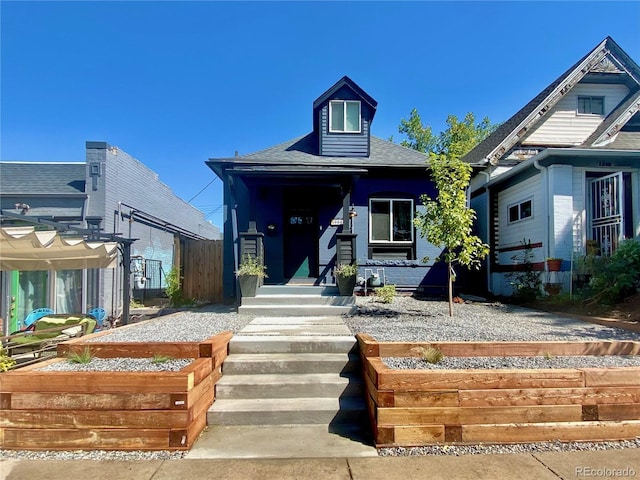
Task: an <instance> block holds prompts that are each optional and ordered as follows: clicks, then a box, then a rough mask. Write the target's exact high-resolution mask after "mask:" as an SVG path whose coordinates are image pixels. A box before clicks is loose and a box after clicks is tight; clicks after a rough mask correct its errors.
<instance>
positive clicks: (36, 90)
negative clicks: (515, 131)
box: [0, 0, 640, 226]
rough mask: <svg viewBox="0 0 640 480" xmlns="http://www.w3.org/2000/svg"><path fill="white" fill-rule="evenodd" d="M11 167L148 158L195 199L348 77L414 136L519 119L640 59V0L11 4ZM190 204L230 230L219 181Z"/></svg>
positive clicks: (1, 106) (306, 116)
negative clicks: (601, 48) (613, 56)
mask: <svg viewBox="0 0 640 480" xmlns="http://www.w3.org/2000/svg"><path fill="white" fill-rule="evenodd" d="M0 15H1V64H0V68H1V70H0V81H1V84H0V95H1V98H0V120H1V125H0V134H1V138H0V141H1V143H0V159H2V160H7V161H12V160H24V161H84V159H85V141H87V140H95V141H106V142H108V143H109V144H111V145H116V146H118V147H119V148H121V149H122V150H124V151H126V152H127V153H129V154H130V155H132V156H134V157H136V158H137V159H139V160H140V161H142V162H143V163H145V164H146V165H147V166H149V167H150V168H151V169H153V170H155V171H156V172H157V173H158V175H159V176H160V179H161V180H162V181H164V182H165V183H166V184H167V185H169V186H170V187H171V188H172V189H173V191H174V192H175V193H176V194H177V195H179V196H180V197H182V198H184V199H185V200H189V199H191V198H192V197H193V196H194V195H196V194H197V193H198V192H200V191H201V190H202V189H203V188H204V187H205V186H206V185H207V184H208V183H209V182H211V180H213V179H214V174H213V172H211V170H209V169H208V168H207V167H206V166H205V164H204V162H205V161H206V159H207V158H210V157H227V156H233V154H234V152H235V151H236V150H237V151H238V152H240V154H244V153H250V152H253V151H256V150H261V149H263V148H267V147H270V146H272V145H275V144H278V143H281V142H283V141H286V140H289V139H291V138H294V137H297V136H299V135H303V134H305V133H308V132H309V131H310V130H311V128H312V118H311V107H312V103H313V100H315V99H316V98H317V97H318V96H319V95H321V94H322V93H323V92H324V91H325V90H326V89H327V88H329V87H330V86H332V85H333V84H334V83H335V82H336V81H337V80H338V79H340V78H341V77H342V76H343V75H348V76H349V77H351V79H353V80H354V81H355V82H356V83H358V84H359V85H360V86H361V87H362V88H363V89H364V90H365V91H367V92H368V93H369V94H370V95H371V96H372V97H373V98H375V99H376V100H377V101H378V111H377V114H376V117H375V119H374V122H373V125H372V133H373V134H374V135H376V136H378V137H382V138H385V139H386V138H388V137H389V136H390V135H394V136H395V139H396V141H399V140H400V136H399V134H398V133H397V127H398V124H399V122H400V120H401V118H403V117H404V118H406V117H408V115H409V113H410V112H411V109H412V108H417V109H418V111H419V112H420V114H421V116H422V118H423V121H424V122H425V123H428V124H430V125H432V127H433V128H434V130H435V131H436V132H438V131H440V130H442V129H443V128H444V121H445V119H446V117H447V115H448V114H455V115H458V116H460V117H461V116H464V114H465V113H466V112H469V111H471V112H474V113H475V114H476V115H477V116H479V117H484V116H489V118H490V119H491V120H492V121H493V122H500V121H504V120H506V119H507V118H508V117H509V116H511V115H512V114H513V113H515V112H516V111H517V110H518V109H519V108H520V107H522V106H523V105H524V104H525V103H526V102H528V101H529V100H530V99H531V98H532V97H533V96H535V95H536V94H537V93H538V92H539V91H540V90H542V89H543V88H544V87H546V86H547V85H548V84H549V83H550V82H551V81H553V80H554V79H555V78H556V77H558V76H559V75H560V74H561V73H563V72H564V71H565V70H566V69H567V68H569V67H570V66H571V65H573V64H574V63H575V62H576V61H577V60H578V59H579V58H581V57H582V56H583V55H585V54H586V53H587V52H588V51H590V50H591V49H592V48H593V47H594V46H595V45H597V44H598V43H599V42H600V41H601V40H603V39H604V38H605V37H606V36H607V35H610V36H611V37H612V38H613V39H614V40H615V41H616V42H617V43H618V44H619V45H620V46H621V47H622V48H623V49H624V50H625V51H626V52H627V53H628V54H629V55H630V56H631V57H632V58H633V59H634V60H635V61H636V62H639V63H640V29H639V24H640V2H637V1H633V2H606V1H590V2H578V1H572V2H506V1H501V2H481V1H474V2H457V1H449V2H366V1H358V2H293V1H292V2H266V1H263V2H242V1H237V2H206V1H196V2H165V1H163V2H151V1H148V2H125V1H113V2H75V1H73V2H11V1H5V0H3V1H2V2H0ZM192 204H193V205H195V206H196V207H198V208H200V209H202V210H203V211H204V212H205V213H206V214H207V218H208V219H209V220H211V221H212V222H213V223H214V224H216V225H218V226H221V225H222V211H221V208H220V206H221V204H222V195H221V185H220V181H219V180H216V181H215V182H214V183H213V184H211V185H210V186H209V187H208V188H206V189H205V190H204V191H203V192H202V193H201V194H200V195H198V196H197V197H196V198H195V199H194V200H193V201H192Z"/></svg>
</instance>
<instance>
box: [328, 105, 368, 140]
mask: <svg viewBox="0 0 640 480" xmlns="http://www.w3.org/2000/svg"><path fill="white" fill-rule="evenodd" d="M329 131H330V132H332V133H333V132H336V133H338V132H342V133H345V132H346V133H360V102H359V101H356V100H331V101H330V102H329Z"/></svg>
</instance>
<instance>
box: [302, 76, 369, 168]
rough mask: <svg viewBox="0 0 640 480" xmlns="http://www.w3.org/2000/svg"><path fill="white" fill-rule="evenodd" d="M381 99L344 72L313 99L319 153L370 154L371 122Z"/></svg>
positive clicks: (339, 155) (351, 155)
mask: <svg viewBox="0 0 640 480" xmlns="http://www.w3.org/2000/svg"><path fill="white" fill-rule="evenodd" d="M377 106H378V102H376V101H375V100H374V99H373V98H371V97H370V96H369V95H368V94H367V92H365V91H364V90H362V88H360V87H359V86H358V85H357V84H356V83H355V82H354V81H353V80H351V79H350V78H349V77H347V76H344V77H342V78H341V79H340V80H338V81H337V82H336V84H335V85H333V86H332V87H331V88H330V89H329V90H327V91H326V92H324V93H323V94H322V95H320V96H319V97H318V98H317V99H316V100H315V101H314V102H313V132H314V135H316V138H317V139H318V154H319V155H322V156H328V157H368V156H369V143H370V142H369V138H370V126H371V122H372V121H373V116H374V115H375V113H376V108H377Z"/></svg>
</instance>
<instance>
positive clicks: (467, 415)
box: [378, 405, 582, 425]
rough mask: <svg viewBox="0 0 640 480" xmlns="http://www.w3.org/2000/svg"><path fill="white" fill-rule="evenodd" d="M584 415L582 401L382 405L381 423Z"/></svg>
mask: <svg viewBox="0 0 640 480" xmlns="http://www.w3.org/2000/svg"><path fill="white" fill-rule="evenodd" d="M581 419H582V406H581V405H552V406H531V407H477V408H473V407H395V408H378V423H379V424H380V425H422V424H445V425H463V424H482V423H511V422H514V423H515V422H518V423H539V422H572V421H575V422H577V421H580V420H581Z"/></svg>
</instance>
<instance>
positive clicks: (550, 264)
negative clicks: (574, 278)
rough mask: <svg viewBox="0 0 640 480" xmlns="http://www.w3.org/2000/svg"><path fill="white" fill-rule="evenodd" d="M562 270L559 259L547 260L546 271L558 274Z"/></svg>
mask: <svg viewBox="0 0 640 480" xmlns="http://www.w3.org/2000/svg"><path fill="white" fill-rule="evenodd" d="M561 268H562V259H561V258H547V269H548V270H549V271H550V272H559V271H560V269H561Z"/></svg>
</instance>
